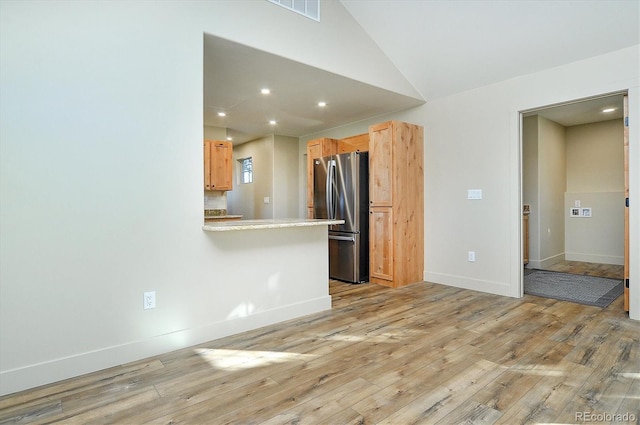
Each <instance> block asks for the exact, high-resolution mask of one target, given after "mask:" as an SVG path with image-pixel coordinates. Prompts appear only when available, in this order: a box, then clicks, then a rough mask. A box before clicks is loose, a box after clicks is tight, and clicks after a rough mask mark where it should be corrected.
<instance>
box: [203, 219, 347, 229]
mask: <svg viewBox="0 0 640 425" xmlns="http://www.w3.org/2000/svg"><path fill="white" fill-rule="evenodd" d="M343 223H344V220H320V219H306V218H283V219H264V220H233V221H214V222H210V223H205V224H204V226H202V230H204V231H206V232H227V231H231V230H259V229H282V228H286V227H310V226H329V225H332V224H343Z"/></svg>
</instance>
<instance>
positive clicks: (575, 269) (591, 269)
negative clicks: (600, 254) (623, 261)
mask: <svg viewBox="0 0 640 425" xmlns="http://www.w3.org/2000/svg"><path fill="white" fill-rule="evenodd" d="M545 270H551V271H554V272H564V273H571V274H581V275H585V276H595V277H606V278H609V279H624V266H618V265H615V264H598V263H585V262H581V261H561V262H559V263H556V264H553V265H551V266H549V267H547V268H546V269H545Z"/></svg>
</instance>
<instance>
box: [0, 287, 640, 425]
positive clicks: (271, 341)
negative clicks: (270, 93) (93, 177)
mask: <svg viewBox="0 0 640 425" xmlns="http://www.w3.org/2000/svg"><path fill="white" fill-rule="evenodd" d="M330 292H331V294H332V296H333V306H334V308H333V309H332V310H331V311H328V312H324V313H318V314H314V315H310V316H306V317H303V318H300V319H297V320H292V321H288V322H285V323H281V324H278V325H273V326H268V327H265V328H261V329H258V330H254V331H251V332H246V333H243V334H239V335H235V336H231V337H227V338H223V339H219V340H216V341H212V342H210V343H207V344H203V345H201V346H198V347H193V348H189V349H183V350H180V351H176V352H173V353H169V354H166V355H162V356H158V357H154V358H150V359H146V360H144V361H139V362H135V363H130V364H126V365H123V366H120V367H116V368H112V369H108V370H105V371H101V372H97V373H93V374H89V375H85V376H82V377H79V378H76V379H71V380H67V381H63V382H60V383H57V384H52V385H48V386H45V387H41V388H36V389H33V390H30V391H26V392H22V393H17V394H14V395H12V396H6V397H3V398H0V423H2V424H5V423H64V424H76V423H82V424H85V423H118V424H141V423H158V424H183V423H184V424H226V423H233V424H263V423H264V424H282V423H291V424H294V423H295V424H410V423H424V424H459V423H468V424H492V423H499V424H509V425H513V424H524V423H581V422H582V420H580V418H579V417H577V416H576V414H578V415H583V416H582V417H585V416H584V415H585V413H582V412H587V413H586V414H591V415H597V414H600V415H624V414H629V415H635V419H634V422H633V423H638V416H639V415H640V411H639V410H640V407H639V406H640V348H639V347H640V341H639V338H640V322H637V321H632V320H629V319H628V316H627V314H626V313H624V312H623V311H622V298H618V299H617V300H616V301H614V302H613V303H612V304H611V305H610V306H609V307H607V308H605V309H600V308H597V307H591V306H584V305H579V304H573V303H568V302H563V301H557V300H552V299H545V298H539V297H534V296H530V295H526V296H525V297H524V298H522V299H513V298H507V297H500V296H495V295H489V294H484V293H480V292H475V291H469V290H462V289H456V288H451V287H446V286H441V285H435V284H430V283H416V284H412V285H409V286H406V287H403V288H399V289H390V288H386V287H382V286H378V285H375V284H362V285H350V284H346V283H340V282H335V281H332V282H331V283H330ZM605 418H611V417H610V416H605ZM614 418H615V417H614ZM620 418H621V419H624V417H623V416H620ZM627 418H628V417H627ZM632 418H633V416H632ZM604 422H605V423H609V422H610V421H609V420H608V419H607V420H605V421H604ZM599 423H602V422H599ZM614 423H629V422H625V421H618V422H614Z"/></svg>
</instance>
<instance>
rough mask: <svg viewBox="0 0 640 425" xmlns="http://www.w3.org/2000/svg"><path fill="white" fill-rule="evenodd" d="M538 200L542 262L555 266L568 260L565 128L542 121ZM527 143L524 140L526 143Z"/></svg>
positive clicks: (539, 149) (540, 123)
mask: <svg viewBox="0 0 640 425" xmlns="http://www.w3.org/2000/svg"><path fill="white" fill-rule="evenodd" d="M538 126H539V130H538V145H539V146H538V155H539V159H538V168H539V171H538V180H539V182H540V185H539V188H538V199H539V205H540V207H539V208H540V211H539V213H540V216H539V217H540V223H539V225H540V228H539V231H540V258H539V259H538V260H540V261H541V262H542V263H543V264H553V263H554V262H558V261H561V260H564V244H565V226H564V220H565V214H564V192H565V190H566V187H567V154H566V142H565V128H564V127H563V126H561V125H560V124H558V123H555V122H553V121H550V120H548V119H546V118H544V117H539V118H538ZM523 143H524V141H523Z"/></svg>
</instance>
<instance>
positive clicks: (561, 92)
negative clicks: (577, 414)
mask: <svg viewBox="0 0 640 425" xmlns="http://www.w3.org/2000/svg"><path fill="white" fill-rule="evenodd" d="M639 63H640V46H634V47H631V48H627V49H623V50H619V51H616V52H613V53H609V54H606V55H602V56H597V57H594V58H591V59H587V60H583V61H579V62H575V63H571V64H568V65H564V66H560V67H557V68H552V69H548V70H544V71H540V72H537V73H534V74H530V75H525V76H522V77H518V78H514V79H510V80H507V81H504V82H501V83H498V84H493V85H489V86H486V87H481V88H478V89H475V90H470V91H466V92H463V93H459V94H455V95H452V96H448V97H445V98H442V99H434V100H431V101H429V102H427V103H426V104H425V105H423V106H420V107H417V108H414V109H412V110H409V111H404V112H400V113H396V114H390V115H387V116H383V117H377V118H375V119H372V120H366V121H362V122H359V123H354V124H353V125H350V126H345V127H341V128H337V129H334V130H332V131H329V132H324V133H322V134H312V135H309V136H306V137H305V138H303V139H302V140H301V142H300V149H301V154H302V152H303V151H302V149H303V148H304V146H306V145H305V142H306V140H309V139H313V138H316V137H320V136H326V137H334V138H340V137H345V136H349V135H353V134H359V133H362V132H364V131H367V128H368V125H370V124H373V123H375V122H381V121H385V120H387V119H399V120H404V121H408V122H413V123H416V124H420V125H423V126H424V128H425V166H424V170H425V280H428V281H431V282H436V283H442V284H447V285H452V286H456V287H462V288H469V289H475V290H480V291H486V292H492V293H496V294H503V295H509V296H521V295H522V248H521V245H520V238H521V217H522V191H521V178H520V173H521V160H522V158H521V146H520V132H521V122H520V111H529V110H534V109H539V108H541V107H543V106H547V105H553V104H558V103H564V102H567V101H570V100H576V99H584V98H588V97H591V96H595V95H600V94H603V93H613V92H618V91H624V90H628V91H629V102H630V116H632V117H633V116H639V115H640V105H639V100H640V89H639V85H640V69H639V68H640V66H639ZM629 133H630V136H629V137H630V158H631V159H630V181H631V187H630V193H631V198H632V199H634V198H635V199H640V173H639V171H640V134H639V128H638V123H637V122H636V123H634V120H630V131H629ZM471 188H478V189H483V196H484V198H483V200H481V201H468V200H467V199H466V194H467V189H471ZM630 215H631V230H630V234H631V243H630V249H631V254H630V259H631V287H630V293H631V297H630V298H631V300H630V302H631V311H630V316H631V317H632V318H634V319H640V261H639V260H638V259H639V258H640V237H638V236H637V235H639V234H640V230H639V229H640V207H638V206H636V207H634V206H633V203H632V204H631V208H630ZM469 250H473V251H476V256H477V260H476V262H475V263H469V262H467V251H469Z"/></svg>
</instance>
